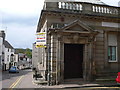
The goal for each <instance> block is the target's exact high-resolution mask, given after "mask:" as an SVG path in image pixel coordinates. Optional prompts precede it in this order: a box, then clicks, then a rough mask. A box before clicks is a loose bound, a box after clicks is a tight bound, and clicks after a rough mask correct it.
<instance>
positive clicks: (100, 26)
mask: <svg viewBox="0 0 120 90" xmlns="http://www.w3.org/2000/svg"><path fill="white" fill-rule="evenodd" d="M119 9H120V8H119V7H115V6H109V5H106V4H105V3H103V2H101V1H100V0H80V1H76V2H75V1H73V0H69V1H62V2H61V1H60V2H58V1H57V2H45V3H44V8H43V10H42V11H41V15H40V19H39V22H38V27H37V33H46V37H45V38H46V44H45V47H36V49H35V50H36V53H38V54H35V55H37V56H35V57H38V60H37V62H36V65H35V67H36V68H37V70H38V73H40V74H41V75H42V77H43V78H44V79H45V80H47V81H48V83H49V84H51V85H54V84H59V83H63V82H66V81H69V80H70V81H71V80H73V81H74V80H78V82H79V80H83V81H92V80H96V79H97V78H100V77H105V76H106V78H107V77H108V76H110V77H112V76H114V75H116V72H118V71H120V27H119V23H120V17H119V16H118V13H119ZM38 42H40V41H39V40H38V41H37V42H36V44H34V47H35V46H36V45H38V46H39V43H38ZM37 43H38V44H37ZM33 57H34V55H33ZM33 59H34V58H33ZM33 62H35V60H33Z"/></svg>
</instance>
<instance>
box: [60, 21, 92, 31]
mask: <svg viewBox="0 0 120 90" xmlns="http://www.w3.org/2000/svg"><path fill="white" fill-rule="evenodd" d="M62 30H63V31H66V32H67V31H68V32H69V31H71V32H80V33H91V32H94V30H93V29H92V28H90V27H89V26H88V25H86V24H84V23H83V22H82V21H80V20H76V21H74V22H72V23H69V24H67V25H66V26H65V27H63V28H62Z"/></svg>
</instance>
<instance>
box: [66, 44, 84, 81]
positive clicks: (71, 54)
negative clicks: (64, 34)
mask: <svg viewBox="0 0 120 90" xmlns="http://www.w3.org/2000/svg"><path fill="white" fill-rule="evenodd" d="M82 63H83V45H82V44H65V45H64V79H71V78H82V77H83V68H82Z"/></svg>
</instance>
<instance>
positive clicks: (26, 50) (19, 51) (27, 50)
mask: <svg viewBox="0 0 120 90" xmlns="http://www.w3.org/2000/svg"><path fill="white" fill-rule="evenodd" d="M18 53H23V54H26V55H27V57H29V58H32V50H31V49H29V48H26V49H22V48H16V49H15V54H18Z"/></svg>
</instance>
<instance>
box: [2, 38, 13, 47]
mask: <svg viewBox="0 0 120 90" xmlns="http://www.w3.org/2000/svg"><path fill="white" fill-rule="evenodd" d="M4 45H5V47H6V48H10V49H14V48H13V47H12V45H11V44H10V43H9V42H8V41H6V40H5V41H4Z"/></svg>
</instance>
